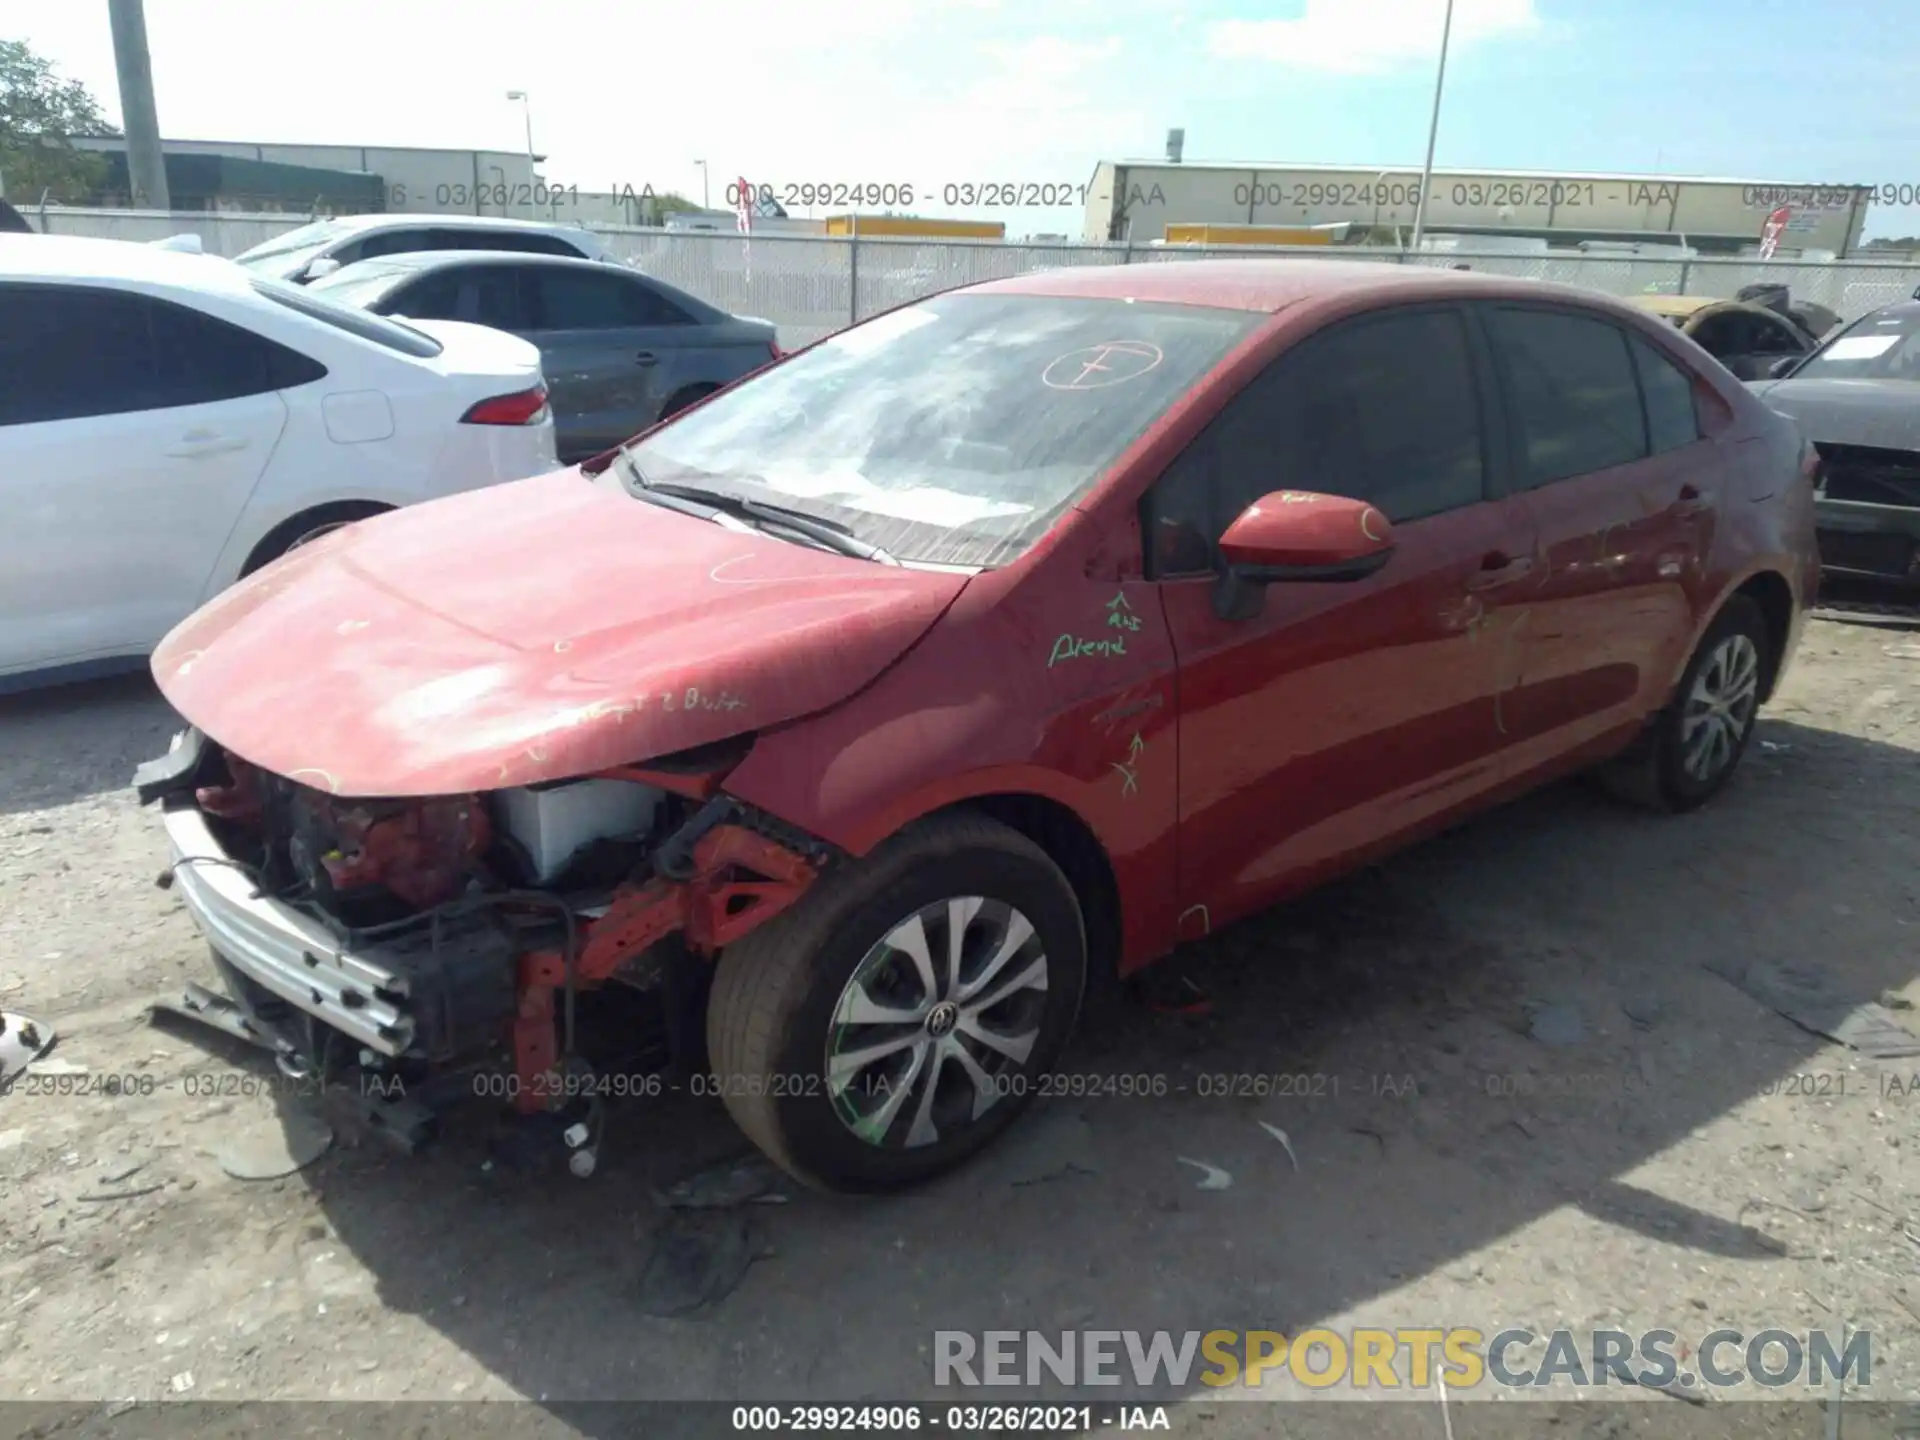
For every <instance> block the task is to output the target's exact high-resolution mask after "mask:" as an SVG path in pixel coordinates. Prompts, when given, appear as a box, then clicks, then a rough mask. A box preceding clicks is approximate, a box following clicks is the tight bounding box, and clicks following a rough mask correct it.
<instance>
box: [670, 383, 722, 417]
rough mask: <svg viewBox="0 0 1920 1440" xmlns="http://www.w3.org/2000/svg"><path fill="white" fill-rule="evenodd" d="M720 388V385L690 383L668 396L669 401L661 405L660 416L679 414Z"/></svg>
mask: <svg viewBox="0 0 1920 1440" xmlns="http://www.w3.org/2000/svg"><path fill="white" fill-rule="evenodd" d="M719 388H720V387H719V386H718V385H689V386H688V387H687V388H686V389H685V390H678V391H675V392H674V393H673V394H672V395H669V396H668V397H667V403H666V404H664V405H662V406H661V407H660V418H661V419H662V420H665V419H666V418H668V417H669V416H671V415H678V414H679V413H680V412H681V411H682V410H684V409H686V408H687V407H688V406H689V405H694V404H697V403H699V402H700V401H702V400H704V399H706V398H707V396H709V395H711V394H713V392H714V391H716V390H718V389H719Z"/></svg>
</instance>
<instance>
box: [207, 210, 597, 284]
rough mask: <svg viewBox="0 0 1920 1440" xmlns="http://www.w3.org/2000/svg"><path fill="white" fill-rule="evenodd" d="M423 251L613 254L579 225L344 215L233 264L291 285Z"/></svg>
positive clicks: (482, 218) (250, 252) (594, 257)
mask: <svg viewBox="0 0 1920 1440" xmlns="http://www.w3.org/2000/svg"><path fill="white" fill-rule="evenodd" d="M420 250H505V251H509V252H512V253H515V254H529V255H572V256H577V257H579V258H580V259H584V260H612V259H614V258H615V257H614V254H613V252H612V251H611V250H609V249H608V248H607V246H606V244H605V242H603V241H602V240H601V239H600V237H599V236H598V235H595V234H594V233H593V232H592V231H590V230H584V229H582V228H581V227H580V226H578V225H561V224H556V223H554V222H552V221H548V220H512V219H508V218H506V217H504V216H493V215H390V214H380V215H341V216H336V217H334V218H332V219H327V220H315V221H314V222H313V223H312V224H310V225H302V226H301V227H300V228H299V229H297V230H289V231H287V232H286V233H285V234H284V235H276V236H274V237H273V239H271V240H267V241H264V242H263V243H261V244H259V245H256V246H254V247H253V248H252V249H251V250H247V251H243V252H242V253H241V254H239V255H236V256H235V257H234V263H235V264H237V265H244V266H246V268H247V269H249V270H251V271H253V272H254V273H255V274H259V275H268V276H271V277H273V278H274V279H276V280H286V281H289V282H291V283H292V284H295V285H305V284H307V283H308V282H310V281H313V280H318V279H320V278H321V277H322V276H325V275H331V274H333V273H334V272H336V271H339V270H344V269H346V268H347V266H349V265H352V264H355V263H357V262H359V261H361V260H373V259H376V258H378V257H380V256H382V255H406V254H412V253H414V252H415V251H420Z"/></svg>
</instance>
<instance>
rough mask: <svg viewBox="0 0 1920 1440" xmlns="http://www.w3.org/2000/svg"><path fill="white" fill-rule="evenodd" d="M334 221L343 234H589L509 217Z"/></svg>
mask: <svg viewBox="0 0 1920 1440" xmlns="http://www.w3.org/2000/svg"><path fill="white" fill-rule="evenodd" d="M331 221H332V224H333V225H335V226H336V227H337V228H338V229H340V230H342V231H356V232H363V233H364V232H365V231H369V230H390V229H412V228H414V227H415V226H421V225H431V226H435V227H437V228H439V229H445V230H522V231H529V232H532V233H535V234H542V235H554V234H563V233H564V234H567V235H583V234H587V233H588V232H587V231H586V230H585V229H584V228H583V227H581V226H579V225H563V224H561V223H560V222H559V221H557V220H515V219H511V218H509V217H507V216H505V215H431V214H420V215H397V214H393V213H390V212H389V213H383V214H379V215H335V216H333V217H331Z"/></svg>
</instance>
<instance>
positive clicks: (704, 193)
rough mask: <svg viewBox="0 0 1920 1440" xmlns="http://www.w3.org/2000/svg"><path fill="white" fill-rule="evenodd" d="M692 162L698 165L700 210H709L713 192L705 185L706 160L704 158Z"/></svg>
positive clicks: (711, 204) (711, 206) (711, 205)
mask: <svg viewBox="0 0 1920 1440" xmlns="http://www.w3.org/2000/svg"><path fill="white" fill-rule="evenodd" d="M693 163H694V164H696V165H698V166H699V167H700V208H701V209H702V210H711V209H712V208H713V192H712V190H710V189H709V188H708V186H707V162H706V161H704V160H696V161H694V162H693Z"/></svg>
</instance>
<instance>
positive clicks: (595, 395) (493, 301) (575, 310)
mask: <svg viewBox="0 0 1920 1440" xmlns="http://www.w3.org/2000/svg"><path fill="white" fill-rule="evenodd" d="M311 288H312V289H313V290H314V291H315V292H316V293H321V294H325V295H326V296H327V297H328V298H330V299H334V300H339V301H342V302H344V303H346V304H351V305H359V306H362V307H364V308H366V309H368V310H371V311H373V312H374V313H375V314H378V315H405V316H408V317H411V318H414V319H420V320H466V321H471V322H472V323H474V324H476V325H491V326H493V327H494V328H495V329H497V330H505V331H508V332H510V333H512V334H515V335H520V336H523V337H524V338H526V339H527V340H530V341H532V342H533V343H534V344H535V345H537V346H539V347H540V357H541V362H542V366H543V368H544V370H545V373H546V376H547V385H548V388H549V389H550V391H551V392H552V396H553V411H554V423H555V425H556V427H557V428H558V434H559V446H560V458H561V460H562V461H565V462H567V463H569V464H571V463H572V462H574V461H576V460H584V459H586V458H587V457H588V456H590V455H597V454H599V453H600V452H601V451H602V450H606V449H609V448H611V447H612V446H615V445H619V444H621V443H623V442H624V441H627V440H630V439H632V438H633V437H634V436H635V435H638V434H639V433H640V432H641V431H642V430H644V429H646V428H647V427H648V426H649V425H651V424H653V423H654V422H655V421H657V420H659V419H661V418H662V417H663V416H667V415H672V414H674V413H676V412H678V411H680V410H684V409H685V408H686V407H687V406H689V405H691V404H693V403H694V402H695V401H697V400H700V399H703V398H704V397H706V396H708V395H711V394H712V393H713V392H714V391H715V390H718V389H719V388H720V387H721V386H723V385H729V384H731V383H732V382H733V381H735V380H738V379H739V378H740V377H741V376H742V375H746V374H748V373H750V372H751V371H754V370H757V369H759V368H760V367H761V366H762V365H765V364H767V363H768V362H769V361H771V360H777V359H778V358H779V357H780V348H779V345H778V344H777V343H776V341H775V338H774V337H775V329H774V327H773V326H772V325H771V324H769V323H768V322H767V321H765V320H751V319H742V318H740V317H737V316H733V315H729V314H727V313H726V311H724V310H717V309H715V308H714V307H713V306H711V305H709V304H707V303H706V302H705V301H704V300H700V299H698V298H696V297H695V296H692V295H689V294H687V292H686V291H684V290H676V289H675V288H674V287H673V286H671V285H667V284H663V283H662V282H661V281H658V280H654V279H651V278H649V277H648V276H645V275H642V274H641V273H640V272H639V271H637V270H634V269H632V268H630V267H628V266H625V265H617V264H606V263H602V262H598V261H591V260H572V259H563V258H559V257H556V256H550V255H523V256H514V257H513V258H511V259H509V258H507V257H505V256H502V255H499V254H495V253H491V252H487V251H448V252H435V253H426V252H423V253H418V254H412V255H394V256H390V257H388V258H386V259H381V260H362V261H361V262H360V263H359V264H357V265H350V266H348V267H346V268H345V269H343V270H336V271H335V272H334V273H333V274H331V275H328V276H327V277H326V278H324V279H321V280H316V281H314V282H313V285H312V287H311Z"/></svg>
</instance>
